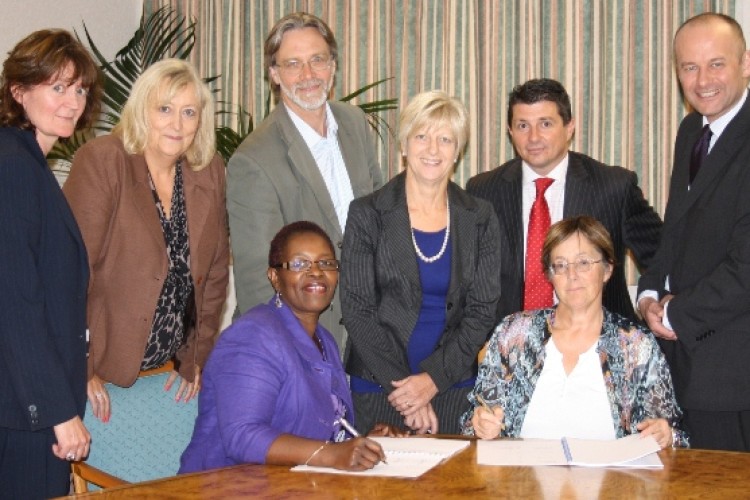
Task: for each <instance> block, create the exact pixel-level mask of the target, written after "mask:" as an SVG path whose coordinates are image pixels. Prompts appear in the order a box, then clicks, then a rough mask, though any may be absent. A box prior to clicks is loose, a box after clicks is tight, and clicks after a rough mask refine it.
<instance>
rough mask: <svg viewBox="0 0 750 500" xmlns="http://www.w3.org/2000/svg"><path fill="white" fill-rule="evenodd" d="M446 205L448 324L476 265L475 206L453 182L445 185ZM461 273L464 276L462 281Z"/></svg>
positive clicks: (456, 311) (456, 310)
mask: <svg viewBox="0 0 750 500" xmlns="http://www.w3.org/2000/svg"><path fill="white" fill-rule="evenodd" d="M448 201H449V203H450V206H451V219H450V225H451V251H452V254H453V258H452V259H451V279H450V285H449V287H448V294H447V295H446V304H451V303H452V304H453V305H454V306H456V307H451V308H450V309H449V310H448V311H447V317H446V324H450V322H451V321H450V320H451V316H453V314H455V313H458V311H459V309H460V307H458V306H459V301H460V296H461V285H462V284H463V283H464V282H465V281H467V280H469V279H471V276H472V275H473V273H472V270H473V269H474V268H475V266H476V263H475V262H474V257H475V256H476V254H477V249H476V244H477V237H476V216H475V210H476V204H475V203H474V201H473V199H472V198H470V197H468V196H466V195H465V193H463V192H462V191H460V190H459V188H458V186H456V184H454V183H453V182H450V183H449V184H448ZM463 273H466V274H467V276H466V277H464V276H463Z"/></svg>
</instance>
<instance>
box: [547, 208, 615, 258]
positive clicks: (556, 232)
mask: <svg viewBox="0 0 750 500" xmlns="http://www.w3.org/2000/svg"><path fill="white" fill-rule="evenodd" d="M574 234H580V235H582V236H583V237H585V238H586V239H587V240H589V242H591V244H592V245H594V247H596V249H597V250H598V251H599V253H600V254H602V258H604V260H606V261H607V262H609V264H610V265H612V266H614V265H615V264H616V260H615V247H614V245H613V244H612V238H610V237H609V231H607V228H605V227H604V225H603V224H602V223H601V222H599V221H598V220H596V219H594V218H593V217H589V216H588V215H578V216H576V217H569V218H567V219H563V220H561V221H560V222H557V223H555V224H552V227H550V228H549V231H547V237H546V238H545V239H544V246H543V247H542V266H543V268H544V269H545V272H549V268H550V266H551V265H552V259H551V255H552V251H553V250H554V249H555V248H556V247H557V245H559V244H560V243H562V242H563V241H565V240H567V239H568V238H570V237H571V236H573V235H574Z"/></svg>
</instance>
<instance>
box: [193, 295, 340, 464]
mask: <svg viewBox="0 0 750 500" xmlns="http://www.w3.org/2000/svg"><path fill="white" fill-rule="evenodd" d="M316 334H317V335H318V337H319V338H320V339H321V340H322V342H323V348H324V351H325V352H326V353H338V347H337V346H336V341H335V340H334V339H333V337H332V336H331V334H330V333H328V331H327V330H326V329H325V328H323V327H322V326H320V325H318V329H317V331H316ZM327 358H328V359H326V360H324V359H323V356H321V353H320V351H319V350H318V348H317V347H316V346H315V344H314V342H312V341H311V340H310V337H309V336H308V335H307V333H306V332H305V331H304V329H303V328H302V326H301V325H300V323H299V320H297V318H296V316H294V314H293V313H292V312H291V310H289V308H288V307H287V306H286V305H284V306H283V307H281V308H277V307H275V306H274V305H273V304H272V303H271V302H269V303H268V304H261V305H259V306H256V307H254V308H252V309H250V310H249V311H248V312H247V313H245V314H244V315H243V316H242V317H240V318H239V319H237V320H236V321H235V322H234V323H233V324H232V326H230V327H229V328H227V329H226V330H225V331H224V332H223V333H222V334H221V336H220V337H219V340H218V342H217V343H216V346H215V347H214V349H213V351H212V352H211V355H210V356H209V358H208V361H207V362H206V366H205V368H204V370H203V379H202V386H203V388H202V389H201V392H200V396H199V400H198V418H197V419H196V422H195V429H194V431H193V437H192V439H191V440H190V444H188V447H187V449H186V450H185V452H184V453H183V454H182V458H181V460H180V463H181V466H180V471H179V472H180V473H186V472H195V471H199V470H205V469H213V468H216V467H224V466H228V465H235V464H241V463H260V464H262V463H265V460H266V455H267V454H268V450H269V448H270V447H271V444H272V443H273V442H274V441H275V440H276V438H278V437H279V436H280V435H281V434H293V435H295V436H300V437H306V438H311V439H320V440H330V439H333V438H335V437H336V436H335V434H336V431H337V430H338V426H336V425H334V423H335V421H336V420H337V418H338V415H337V413H338V412H340V411H341V409H339V410H338V412H337V411H336V410H335V409H334V404H332V397H331V396H332V395H333V396H336V397H337V399H338V400H340V401H341V402H342V403H343V405H344V407H345V413H346V415H347V416H348V417H351V416H352V415H353V405H352V401H351V394H350V393H349V389H348V386H347V383H346V374H345V373H344V369H343V367H342V366H341V360H340V359H339V357H338V356H337V355H329V356H327Z"/></svg>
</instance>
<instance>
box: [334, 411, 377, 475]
mask: <svg viewBox="0 0 750 500" xmlns="http://www.w3.org/2000/svg"><path fill="white" fill-rule="evenodd" d="M339 423H340V424H341V427H343V428H344V429H346V431H347V432H348V433H349V434H351V435H352V436H354V437H355V438H358V437H361V436H362V434H360V433H359V431H357V429H355V428H354V426H353V425H352V424H350V423H349V421H348V420H347V419H345V418H344V417H341V418H340V419H339ZM381 462H383V463H384V464H386V465H388V462H386V461H385V459H383V460H381Z"/></svg>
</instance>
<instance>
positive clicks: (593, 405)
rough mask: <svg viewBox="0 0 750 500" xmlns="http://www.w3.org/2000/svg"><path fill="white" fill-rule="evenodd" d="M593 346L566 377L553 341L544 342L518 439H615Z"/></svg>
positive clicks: (600, 370) (599, 366)
mask: <svg viewBox="0 0 750 500" xmlns="http://www.w3.org/2000/svg"><path fill="white" fill-rule="evenodd" d="M597 344H598V342H594V344H593V345H592V346H591V347H590V348H589V349H588V350H587V351H586V352H584V353H583V354H581V355H580V356H579V357H578V363H577V364H576V366H575V367H574V368H573V370H572V371H571V372H570V375H566V374H565V369H564V368H563V358H562V353H561V352H560V351H558V350H557V346H556V345H555V342H554V340H553V339H550V340H549V341H548V342H547V345H546V347H545V350H546V356H545V359H544V367H543V368H542V373H541V374H540V375H539V380H538V381H537V384H536V387H535V388H534V394H533V395H532V397H531V401H530V402H529V409H528V410H527V412H526V417H525V419H524V421H523V426H522V427H521V434H520V437H522V438H541V439H560V438H563V437H572V438H580V439H616V438H617V434H616V432H615V424H614V422H613V421H612V411H611V409H610V407H609V399H608V398H607V389H606V387H605V385H604V375H602V367H601V363H600V362H599V354H598V353H597V352H596V346H597Z"/></svg>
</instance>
